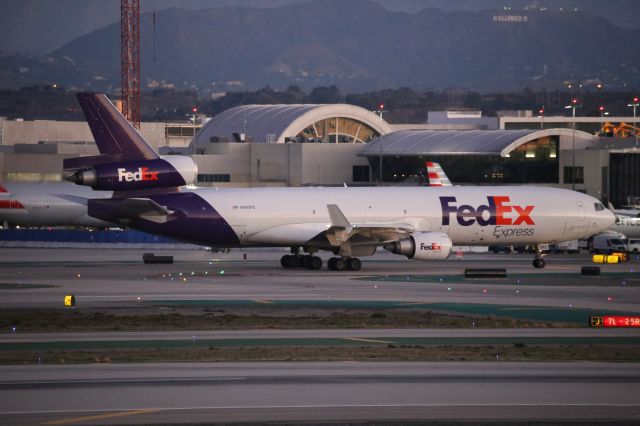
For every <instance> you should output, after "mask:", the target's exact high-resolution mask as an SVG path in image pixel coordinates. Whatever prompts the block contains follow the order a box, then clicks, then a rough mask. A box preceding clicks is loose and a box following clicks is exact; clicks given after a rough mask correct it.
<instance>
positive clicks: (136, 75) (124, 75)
mask: <svg viewBox="0 0 640 426" xmlns="http://www.w3.org/2000/svg"><path fill="white" fill-rule="evenodd" d="M120 60H121V68H120V70H121V83H120V87H121V92H122V114H123V115H124V116H125V117H126V118H127V120H129V121H130V122H131V123H132V124H133V125H134V126H135V127H136V128H138V129H139V128H140V0H120Z"/></svg>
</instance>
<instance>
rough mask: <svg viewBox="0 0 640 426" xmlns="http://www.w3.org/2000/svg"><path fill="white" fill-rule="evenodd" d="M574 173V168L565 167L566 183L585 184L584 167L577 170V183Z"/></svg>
mask: <svg viewBox="0 0 640 426" xmlns="http://www.w3.org/2000/svg"><path fill="white" fill-rule="evenodd" d="M573 171H574V168H573V167H571V166H565V167H564V183H584V167H582V166H580V167H576V168H575V181H574V180H573V179H574V173H573Z"/></svg>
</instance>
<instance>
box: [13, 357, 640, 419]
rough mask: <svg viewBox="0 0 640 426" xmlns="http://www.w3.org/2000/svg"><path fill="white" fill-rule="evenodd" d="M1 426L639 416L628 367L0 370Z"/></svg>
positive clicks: (632, 369)
mask: <svg viewBox="0 0 640 426" xmlns="http://www.w3.org/2000/svg"><path fill="white" fill-rule="evenodd" d="M0 377H2V379H0V423H2V424H12V425H20V424H49V425H54V424H58V425H60V424H107V423H108V424H163V423H185V422H191V423H197V422H238V421H242V422H251V421H269V420H272V421H276V420H277V421H291V422H297V421H318V422H319V421H323V422H327V421H329V422H330V421H348V420H351V421H371V420H411V419H423V420H429V419H447V420H455V419H458V420H463V419H466V420H475V421H481V420H550V419H555V420H567V419H572V420H579V421H583V422H587V423H588V421H598V420H610V421H612V422H616V423H617V424H619V423H620V422H622V421H638V419H640V402H638V398H637V395H638V394H639V393H640V370H638V368H637V365H636V364H623V363H620V364H602V363H580V364H576V363H502V362H495V363H402V362H400V363H397V362H394V363H355V362H342V363H243V364H232V363H231V364H146V365H133V364H122V365H80V366H64V365H62V366H28V367H27V366H13V367H0Z"/></svg>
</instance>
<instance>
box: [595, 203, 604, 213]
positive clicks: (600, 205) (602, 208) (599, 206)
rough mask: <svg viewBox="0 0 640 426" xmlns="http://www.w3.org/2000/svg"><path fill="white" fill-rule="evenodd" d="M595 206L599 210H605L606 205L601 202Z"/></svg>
mask: <svg viewBox="0 0 640 426" xmlns="http://www.w3.org/2000/svg"><path fill="white" fill-rule="evenodd" d="M594 206H595V208H596V211H597V212H599V211H602V210H604V206H603V205H602V204H600V203H594Z"/></svg>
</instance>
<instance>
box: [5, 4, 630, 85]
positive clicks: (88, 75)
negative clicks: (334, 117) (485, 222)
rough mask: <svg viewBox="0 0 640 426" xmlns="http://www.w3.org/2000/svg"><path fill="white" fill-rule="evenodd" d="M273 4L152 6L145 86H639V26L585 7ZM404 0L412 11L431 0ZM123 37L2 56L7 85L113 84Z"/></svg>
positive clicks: (101, 36)
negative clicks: (469, 8) (42, 52)
mask: <svg viewBox="0 0 640 426" xmlns="http://www.w3.org/2000/svg"><path fill="white" fill-rule="evenodd" d="M273 1H274V3H272V4H271V5H272V6H273V7H262V8H256V7H212V8H207V9H198V8H192V9H178V8H171V9H162V10H158V11H156V12H155V14H152V12H146V13H144V14H143V15H142V17H141V43H142V44H141V51H142V76H143V78H142V80H143V84H144V85H145V88H162V87H164V88H178V89H183V88H184V89H191V88H198V89H199V90H201V91H205V92H211V93H212V94H213V95H214V96H215V95H216V94H217V93H224V92H226V91H228V90H237V89H254V88H258V87H262V86H264V85H271V86H272V87H286V86H287V85H298V86H300V87H302V88H305V89H309V88H312V87H317V86H323V85H337V86H339V87H340V88H342V89H343V90H344V91H365V90H375V89H380V88H387V87H389V88H393V87H403V86H407V87H412V88H416V89H428V88H444V87H467V88H471V89H475V90H480V91H489V90H511V89H521V88H523V87H538V88H540V87H546V88H550V89H551V88H559V87H562V86H563V84H566V82H568V81H574V82H575V81H581V82H583V83H585V84H589V83H595V82H598V81H602V82H604V83H605V85H607V86H610V87H616V88H623V89H624V88H633V87H639V86H640V73H638V66H639V64H640V48H639V47H638V46H639V45H638V43H637V40H638V39H639V36H640V30H634V29H628V28H622V27H620V26H617V25H615V24H613V23H612V22H610V21H609V20H607V19H605V18H603V17H600V16H596V15H593V14H590V13H587V12H583V11H581V10H578V11H576V10H562V11H560V10H557V9H554V10H550V9H546V10H545V8H541V7H539V6H536V7H529V8H527V9H526V10H525V9H523V10H508V9H506V10H505V9H504V8H503V9H499V10H476V11H460V10H452V11H443V10H440V9H436V8H428V9H420V10H419V11H416V12H413V13H410V12H406V11H397V10H390V8H389V7H383V6H381V4H380V3H379V2H375V1H367V0H319V1H311V2H295V1H286V0H281V1H278V0H273ZM431 1H432V2H435V1H436V0H431ZM195 3H197V2H195ZM400 3H404V5H405V6H406V7H405V9H409V8H410V5H411V4H416V3H420V4H424V2H422V3H421V2H420V1H419V0H414V1H413V2H411V1H409V0H407V1H404V2H400ZM586 3H590V2H589V1H587V2H586ZM111 7H112V6H111ZM116 9H117V8H116ZM154 15H155V26H154V24H153V21H154ZM119 37H120V25H119V22H116V23H112V24H110V25H107V26H105V27H103V28H100V29H98V30H94V31H91V32H89V33H87V34H85V35H82V36H80V37H77V38H75V39H73V40H72V41H70V42H68V43H66V44H64V45H63V46H61V47H60V48H58V49H55V50H54V51H53V52H51V53H49V54H47V55H36V56H30V55H24V54H5V55H2V56H0V87H4V88H13V87H20V86H24V85H29V84H39V83H52V82H57V83H59V84H63V85H65V86H68V87H78V88H83V89H89V90H106V91H115V90H117V88H118V87H119V78H120V71H119V67H120V40H119Z"/></svg>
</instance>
